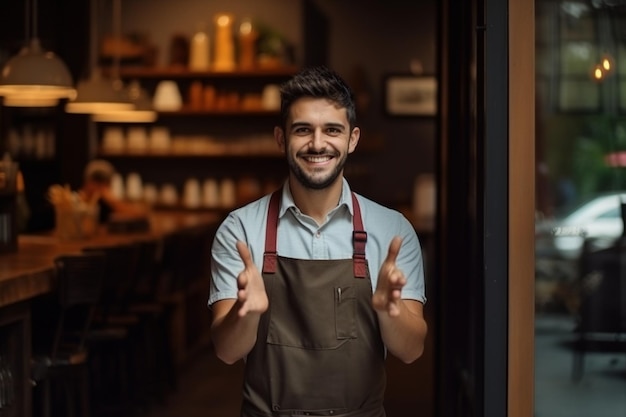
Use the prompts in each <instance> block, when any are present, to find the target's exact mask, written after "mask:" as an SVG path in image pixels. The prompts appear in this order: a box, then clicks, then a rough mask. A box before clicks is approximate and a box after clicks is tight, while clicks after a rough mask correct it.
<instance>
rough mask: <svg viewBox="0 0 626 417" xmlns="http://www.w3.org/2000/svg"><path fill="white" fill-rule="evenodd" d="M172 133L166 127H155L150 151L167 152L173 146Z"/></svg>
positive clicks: (151, 134)
mask: <svg viewBox="0 0 626 417" xmlns="http://www.w3.org/2000/svg"><path fill="white" fill-rule="evenodd" d="M171 142H172V140H171V138H170V131H169V129H168V128H167V127H165V126H154V127H153V128H152V130H151V131H150V150H151V151H154V152H167V151H169V149H170V146H171V145H172V143H171Z"/></svg>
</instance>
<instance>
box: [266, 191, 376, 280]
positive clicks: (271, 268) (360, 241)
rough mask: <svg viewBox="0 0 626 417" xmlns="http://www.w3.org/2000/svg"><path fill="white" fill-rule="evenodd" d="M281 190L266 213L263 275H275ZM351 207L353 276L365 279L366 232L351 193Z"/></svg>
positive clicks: (359, 209) (275, 193) (355, 200)
mask: <svg viewBox="0 0 626 417" xmlns="http://www.w3.org/2000/svg"><path fill="white" fill-rule="evenodd" d="M281 195H282V188H281V189H278V190H276V191H274V192H273V193H272V196H271V197H270V205H269V210H268V212H267V222H266V227H265V252H264V253H263V273H264V274H274V273H276V264H277V258H278V255H277V252H276V240H277V231H278V214H279V211H280V197H281ZM352 206H353V210H354V216H353V218H352V224H353V228H354V231H353V232H352V246H353V256H352V259H353V263H354V276H355V277H356V278H366V277H367V262H366V259H365V245H366V243H367V232H365V230H364V229H363V219H362V217H361V208H360V206H359V202H358V201H357V198H356V195H355V194H354V193H352Z"/></svg>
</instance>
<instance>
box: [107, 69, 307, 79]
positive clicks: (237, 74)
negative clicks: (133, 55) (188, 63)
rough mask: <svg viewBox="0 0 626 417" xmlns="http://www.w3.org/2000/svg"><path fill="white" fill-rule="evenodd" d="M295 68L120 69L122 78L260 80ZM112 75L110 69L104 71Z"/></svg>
mask: <svg viewBox="0 0 626 417" xmlns="http://www.w3.org/2000/svg"><path fill="white" fill-rule="evenodd" d="M297 71H298V68H297V67H295V66H281V67H268V68H256V69H252V70H240V69H237V70H234V71H212V70H207V71H191V70H189V69H188V68H182V67H126V68H120V73H119V74H120V77H122V78H133V77H135V78H158V79H165V78H259V77H288V76H290V75H293V74H295V73H296V72H297ZM104 72H105V73H110V68H109V69H105V70H104Z"/></svg>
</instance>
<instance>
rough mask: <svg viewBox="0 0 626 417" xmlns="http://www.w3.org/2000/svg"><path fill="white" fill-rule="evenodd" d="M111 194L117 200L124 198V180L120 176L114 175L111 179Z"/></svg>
mask: <svg viewBox="0 0 626 417" xmlns="http://www.w3.org/2000/svg"><path fill="white" fill-rule="evenodd" d="M111 194H113V196H114V197H115V198H117V199H119V200H123V199H124V198H125V190H124V179H123V178H122V176H121V175H120V174H117V173H115V174H113V178H111Z"/></svg>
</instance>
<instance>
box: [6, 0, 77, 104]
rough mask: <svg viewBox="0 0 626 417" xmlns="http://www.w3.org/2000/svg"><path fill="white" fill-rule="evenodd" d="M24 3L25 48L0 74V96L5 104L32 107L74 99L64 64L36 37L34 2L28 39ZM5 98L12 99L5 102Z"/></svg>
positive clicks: (34, 3)
mask: <svg viewBox="0 0 626 417" xmlns="http://www.w3.org/2000/svg"><path fill="white" fill-rule="evenodd" d="M28 7H29V1H26V11H25V17H26V28H27V30H26V32H27V44H26V46H24V47H23V48H22V49H21V50H20V51H19V53H18V54H17V55H15V56H13V57H12V58H10V59H9V60H8V61H7V63H6V64H5V66H4V68H2V73H1V74H0V95H1V96H4V97H5V104H7V105H8V104H10V103H22V104H21V105H28V104H27V103H35V105H36V106H41V105H44V103H47V104H46V105H56V102H57V101H58V100H59V99H66V98H69V99H72V98H74V97H76V89H75V88H74V85H73V81H72V76H71V74H70V72H69V70H68V69H67V66H66V65H65V63H64V62H63V61H62V60H61V59H60V58H59V57H58V56H57V55H56V54H54V53H53V52H50V51H44V50H43V48H42V47H41V44H40V42H39V39H38V37H37V0H33V7H32V21H33V34H32V36H31V34H30V33H28V32H29V30H28V28H29V24H28V21H29V16H28ZM9 97H13V98H12V99H9Z"/></svg>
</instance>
